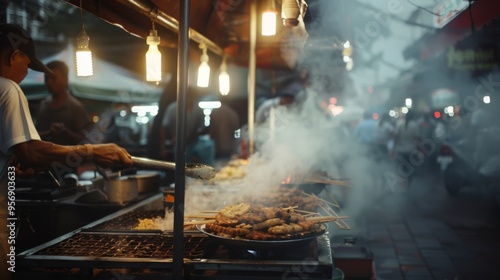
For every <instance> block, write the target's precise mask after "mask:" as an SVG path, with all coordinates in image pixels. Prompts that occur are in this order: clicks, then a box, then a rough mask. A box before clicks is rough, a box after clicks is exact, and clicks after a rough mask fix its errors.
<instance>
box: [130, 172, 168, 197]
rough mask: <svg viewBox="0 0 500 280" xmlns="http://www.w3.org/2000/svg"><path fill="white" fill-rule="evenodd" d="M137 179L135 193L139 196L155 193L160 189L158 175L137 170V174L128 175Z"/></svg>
mask: <svg viewBox="0 0 500 280" xmlns="http://www.w3.org/2000/svg"><path fill="white" fill-rule="evenodd" d="M129 177H133V178H135V179H137V191H138V193H139V194H143V193H149V192H154V191H157V190H158V189H159V188H160V181H161V178H160V173H158V172H155V171H148V170H139V171H137V174H134V175H129Z"/></svg>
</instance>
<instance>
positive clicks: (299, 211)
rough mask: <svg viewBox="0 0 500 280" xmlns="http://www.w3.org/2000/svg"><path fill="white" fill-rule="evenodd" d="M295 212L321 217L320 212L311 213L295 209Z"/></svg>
mask: <svg viewBox="0 0 500 280" xmlns="http://www.w3.org/2000/svg"><path fill="white" fill-rule="evenodd" d="M295 212H297V213H305V214H309V215H311V214H318V215H319V213H318V212H311V211H306V210H300V209H295Z"/></svg>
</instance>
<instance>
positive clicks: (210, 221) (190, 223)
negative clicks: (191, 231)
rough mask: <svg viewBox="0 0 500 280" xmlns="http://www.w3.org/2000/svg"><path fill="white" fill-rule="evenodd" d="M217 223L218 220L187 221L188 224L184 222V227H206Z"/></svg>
mask: <svg viewBox="0 0 500 280" xmlns="http://www.w3.org/2000/svg"><path fill="white" fill-rule="evenodd" d="M216 222H217V221H216V220H201V221H187V222H184V225H185V226H192V225H205V224H213V223H216Z"/></svg>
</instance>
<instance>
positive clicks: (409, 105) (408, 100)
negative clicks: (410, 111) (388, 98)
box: [405, 98, 412, 108]
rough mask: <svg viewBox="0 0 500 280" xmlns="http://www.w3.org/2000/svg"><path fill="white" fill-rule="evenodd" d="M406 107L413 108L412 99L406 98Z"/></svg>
mask: <svg viewBox="0 0 500 280" xmlns="http://www.w3.org/2000/svg"><path fill="white" fill-rule="evenodd" d="M405 105H406V107H408V108H411V106H412V100H411V98H406V99H405Z"/></svg>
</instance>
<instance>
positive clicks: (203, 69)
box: [197, 61, 210, 88]
mask: <svg viewBox="0 0 500 280" xmlns="http://www.w3.org/2000/svg"><path fill="white" fill-rule="evenodd" d="M209 80H210V66H208V63H207V62H206V61H202V62H201V64H200V67H199V68H198V83H197V85H198V86H199V87H204V88H206V87H208V85H209V82H210V81H209Z"/></svg>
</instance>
